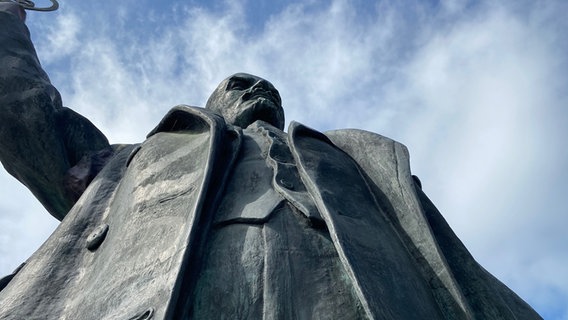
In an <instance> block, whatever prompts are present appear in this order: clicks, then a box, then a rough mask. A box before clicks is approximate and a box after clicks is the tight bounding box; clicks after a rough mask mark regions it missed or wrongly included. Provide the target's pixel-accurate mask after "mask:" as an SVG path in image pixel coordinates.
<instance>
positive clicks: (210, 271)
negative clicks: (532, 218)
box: [0, 12, 540, 319]
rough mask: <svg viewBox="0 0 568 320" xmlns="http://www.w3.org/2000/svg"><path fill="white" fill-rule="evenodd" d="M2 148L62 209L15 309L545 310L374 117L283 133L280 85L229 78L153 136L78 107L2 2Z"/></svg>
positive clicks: (446, 315)
mask: <svg viewBox="0 0 568 320" xmlns="http://www.w3.org/2000/svg"><path fill="white" fill-rule="evenodd" d="M0 26H1V28H0V43H1V46H0V66H1V68H2V73H1V74H0V107H1V110H0V160H1V161H2V163H3V165H4V167H5V168H6V170H7V171H8V172H9V173H11V174H12V175H13V176H14V177H16V178H17V179H18V180H20V181H21V182H22V183H23V184H25V185H26V186H27V187H28V188H29V189H30V190H31V191H32V193H33V194H34V195H35V196H36V197H37V198H38V199H39V200H40V201H41V203H42V204H43V205H44V206H45V208H46V209H47V210H48V211H49V212H50V213H51V214H52V215H53V216H54V217H56V218H57V219H59V220H61V224H60V225H59V227H58V228H57V229H56V230H55V231H54V233H53V234H52V236H51V237H50V238H49V239H48V240H47V241H46V242H45V243H44V244H43V245H42V246H41V248H40V249H39V250H38V251H37V252H36V253H34V254H33V255H32V256H31V257H30V258H29V259H28V261H27V262H26V264H25V265H24V266H23V267H22V268H21V269H20V270H18V272H17V273H14V275H11V276H8V277H6V278H3V279H2V280H0V284H1V285H2V286H1V287H0V290H1V291H0V319H40V318H41V319H61V318H66V319H150V318H152V319H189V318H192V319H217V318H230V319H261V318H262V319H313V318H318V319H320V318H321V319H476V318H477V319H540V317H539V315H538V314H537V313H536V312H535V311H534V310H533V309H532V308H531V307H530V306H529V305H528V304H526V303H525V302H524V301H523V300H522V299H520V298H519V297H518V296H517V295H516V294H515V293H513V292H512V291H511V290H510V289H509V288H507V287H506V286H505V285H503V284H502V283H501V282H500V281H499V280H497V279H495V278H494V277H493V276H492V275H491V274H489V273H488V272H487V271H485V270H484V269H483V268H482V267H481V266H480V265H479V264H478V263H477V262H476V261H475V260H474V259H473V257H472V256H471V255H470V254H469V252H468V251H467V249H466V248H465V247H464V246H463V244H462V243H461V242H460V241H459V239H458V238H457V237H456V235H455V234H454V233H453V232H452V230H451V229H450V227H449V226H448V225H447V223H446V222H445V220H444V219H443V217H442V216H441V215H440V213H439V212H438V211H437V209H436V208H435V207H434V205H433V204H432V203H431V202H430V200H429V199H428V198H427V197H426V195H425V194H424V193H423V192H422V190H421V184H420V182H419V180H417V178H416V177H413V176H412V175H411V172H410V167H409V161H408V152H407V149H406V148H405V147H404V146H403V145H402V144H400V143H398V142H396V141H393V140H391V139H388V138H386V137H383V136H380V135H378V134H375V133H371V132H367V131H362V130H353V129H349V130H336V131H331V132H326V133H321V132H318V131H316V130H313V129H310V128H308V127H306V126H304V125H302V124H299V123H296V122H292V123H291V124H290V127H289V128H288V132H284V131H283V129H284V112H283V110H282V107H281V99H280V95H279V93H278V91H277V90H276V89H275V88H274V87H273V86H272V84H270V83H269V82H268V81H266V80H264V79H261V78H259V77H256V76H252V75H249V74H242V73H241V74H235V75H233V76H231V77H229V78H227V79H225V80H224V81H223V82H221V84H220V85H219V87H218V88H217V89H216V90H215V92H213V94H212V95H211V97H210V99H209V101H208V102H207V105H206V108H197V107H190V106H177V107H175V108H173V109H172V110H171V111H170V112H169V113H168V114H167V115H166V116H165V117H164V118H163V119H162V121H161V122H160V123H159V124H158V125H157V127H156V128H155V129H154V130H153V131H152V132H150V133H149V134H148V137H147V139H146V141H144V142H143V143H141V144H139V145H109V143H108V141H107V139H106V138H105V137H104V135H103V134H102V133H101V132H100V131H99V130H97V129H96V128H95V127H94V126H93V125H92V124H91V123H90V122H89V121H88V120H87V119H85V118H83V117H82V116H80V115H78V114H77V113H75V112H73V111H72V110H70V109H68V108H65V107H63V106H62V102H61V98H60V96H59V93H58V92H57V90H56V89H55V88H54V87H53V86H52V85H51V83H50V82H49V79H48V77H47V75H46V74H45V73H44V72H43V70H42V69H41V66H40V64H39V61H38V59H37V57H36V54H35V51H34V48H33V45H32V43H31V41H30V39H29V33H28V31H27V29H26V27H25V25H24V24H23V23H22V22H21V21H19V20H18V19H17V18H16V17H15V16H14V15H12V14H10V13H6V12H0Z"/></svg>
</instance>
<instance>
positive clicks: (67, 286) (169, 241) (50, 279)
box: [0, 106, 239, 319]
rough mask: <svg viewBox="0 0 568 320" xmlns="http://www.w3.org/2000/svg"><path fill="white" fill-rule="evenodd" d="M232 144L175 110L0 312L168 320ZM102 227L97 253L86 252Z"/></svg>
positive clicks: (27, 270) (214, 120)
mask: <svg viewBox="0 0 568 320" xmlns="http://www.w3.org/2000/svg"><path fill="white" fill-rule="evenodd" d="M238 144H239V135H238V133H237V132H236V131H235V130H231V129H228V128H227V126H226V125H225V124H224V121H223V120H222V118H220V117H219V116H217V115H214V114H211V113H209V112H208V111H207V110H204V109H200V108H190V107H185V106H179V107H176V108H174V109H172V110H171V111H170V112H169V113H168V114H167V115H166V117H165V118H164V119H163V120H162V122H161V123H160V124H159V125H158V126H157V127H156V129H154V130H153V131H152V132H151V133H150V134H149V136H148V139H147V140H146V141H145V142H144V143H143V144H142V145H141V147H140V148H139V149H134V148H128V149H134V150H133V151H132V152H131V155H130V156H128V152H129V151H130V150H125V152H126V154H124V153H125V152H122V153H121V156H120V158H115V159H114V160H112V161H111V163H109V165H108V166H107V167H106V168H105V169H104V170H103V171H102V172H101V173H100V174H99V176H97V178H96V179H95V180H94V181H93V183H91V185H90V186H89V187H88V188H87V190H86V191H85V193H84V194H83V196H82V197H81V198H80V199H79V200H78V202H77V204H76V205H75V207H74V208H73V209H72V210H71V211H70V212H69V214H68V215H67V217H66V218H65V219H64V220H63V221H62V223H61V225H60V226H59V227H58V229H57V230H56V231H55V232H54V233H53V235H52V236H51V237H50V238H49V239H48V240H47V241H46V243H45V244H44V245H43V246H42V248H40V249H39V250H38V251H37V252H36V253H35V254H34V255H33V256H32V257H31V258H30V259H29V260H28V263H27V264H26V266H25V267H24V268H23V269H22V270H21V271H20V272H19V273H18V274H17V275H16V277H14V279H13V280H12V281H11V282H10V284H9V285H8V286H7V287H6V288H5V289H4V290H2V292H1V295H2V297H3V299H0V305H2V308H1V309H2V310H6V312H9V314H10V315H11V316H15V317H16V318H18V316H17V315H20V314H21V315H22V317H21V318H22V319H24V318H25V319H35V318H38V319H39V318H60V317H61V316H62V315H65V316H66V318H69V319H95V318H96V319H100V318H109V319H110V318H112V319H129V318H135V317H136V316H137V315H145V314H146V315H147V314H152V315H153V318H155V319H163V318H173V317H174V315H175V313H176V312H177V309H178V308H180V305H183V303H184V301H180V299H179V297H180V295H179V293H180V292H183V291H185V290H186V289H187V288H188V286H189V285H191V283H190V282H189V280H188V278H189V277H190V275H189V273H191V272H193V269H191V268H190V266H192V265H193V264H195V258H194V257H195V252H198V251H199V250H200V247H201V243H200V241H201V240H202V238H201V235H202V234H203V237H205V236H206V233H207V232H206V230H207V229H202V228H207V227H208V221H209V220H210V219H205V218H204V217H210V215H208V214H207V213H208V212H209V211H210V210H213V208H212V204H214V203H216V202H217V201H216V200H217V199H218V198H219V193H220V192H221V191H222V189H223V184H224V180H225V178H226V175H227V172H228V170H227V167H228V166H230V163H231V162H232V159H234V157H235V154H236V153H237V152H236V151H237V150H238ZM107 185H108V186H107ZM101 186H104V188H103V187H101ZM202 218H204V219H202ZM105 226H106V228H108V229H106V230H108V231H107V232H106V237H103V238H102V239H101V243H100V245H99V246H98V247H94V248H93V247H89V241H88V238H89V236H90V235H96V234H95V233H94V232H95V231H96V230H105V229H101V228H100V227H105ZM91 238H92V237H91ZM95 238H96V237H95ZM22 294H23V295H25V296H26V298H25V300H22V298H21V296H22ZM26 301H27V302H26ZM40 302H45V303H40ZM0 318H2V315H0Z"/></svg>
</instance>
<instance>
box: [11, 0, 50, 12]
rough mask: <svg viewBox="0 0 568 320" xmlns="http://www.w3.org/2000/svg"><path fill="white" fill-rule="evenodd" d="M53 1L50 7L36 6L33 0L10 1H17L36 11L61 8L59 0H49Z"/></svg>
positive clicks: (24, 6)
mask: <svg viewBox="0 0 568 320" xmlns="http://www.w3.org/2000/svg"><path fill="white" fill-rule="evenodd" d="M49 1H51V6H50V7H45V8H39V7H36V6H35V3H34V2H33V1H31V0H11V1H10V2H15V3H17V4H19V5H21V6H22V7H23V8H24V9H26V10H34V11H55V10H57V9H58V8H59V2H57V0H49Z"/></svg>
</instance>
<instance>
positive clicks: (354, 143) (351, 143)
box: [325, 129, 409, 162]
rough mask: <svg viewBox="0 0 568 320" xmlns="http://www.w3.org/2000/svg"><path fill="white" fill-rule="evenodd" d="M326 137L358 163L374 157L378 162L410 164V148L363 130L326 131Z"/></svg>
mask: <svg viewBox="0 0 568 320" xmlns="http://www.w3.org/2000/svg"><path fill="white" fill-rule="evenodd" d="M325 135H326V136H327V137H328V138H329V139H330V140H331V141H332V142H333V143H334V144H335V145H336V146H337V147H339V148H341V149H342V150H343V151H345V152H347V153H348V154H349V155H350V156H351V157H353V158H354V159H355V160H356V161H358V159H359V158H368V157H374V158H376V159H375V160H377V161H378V162H383V161H385V160H388V159H397V161H400V160H405V162H409V152H408V148H407V147H406V146H405V145H404V144H402V143H400V142H398V141H396V140H393V139H391V138H388V137H385V136H383V135H380V134H378V133H374V132H370V131H366V130H361V129H340V130H332V131H326V132H325Z"/></svg>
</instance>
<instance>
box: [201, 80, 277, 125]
mask: <svg viewBox="0 0 568 320" xmlns="http://www.w3.org/2000/svg"><path fill="white" fill-rule="evenodd" d="M206 108H207V109H210V110H213V111H215V112H217V113H219V114H221V115H222V116H223V117H224V118H225V120H226V121H227V122H228V123H231V124H233V125H237V126H239V127H241V128H246V127H248V126H249V125H250V124H252V123H253V122H255V121H256V120H263V121H266V122H268V123H270V124H271V125H273V126H275V127H277V128H279V129H280V130H283V129H284V109H282V101H281V99H280V94H279V93H278V90H276V88H274V86H273V85H272V84H271V83H270V82H268V81H266V80H264V79H262V78H259V77H257V76H253V75H250V74H246V73H237V74H234V75H232V76H230V77H228V78H227V79H225V80H223V81H222V82H221V84H219V86H218V87H217V89H215V91H213V94H211V97H209V100H207V106H206Z"/></svg>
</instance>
